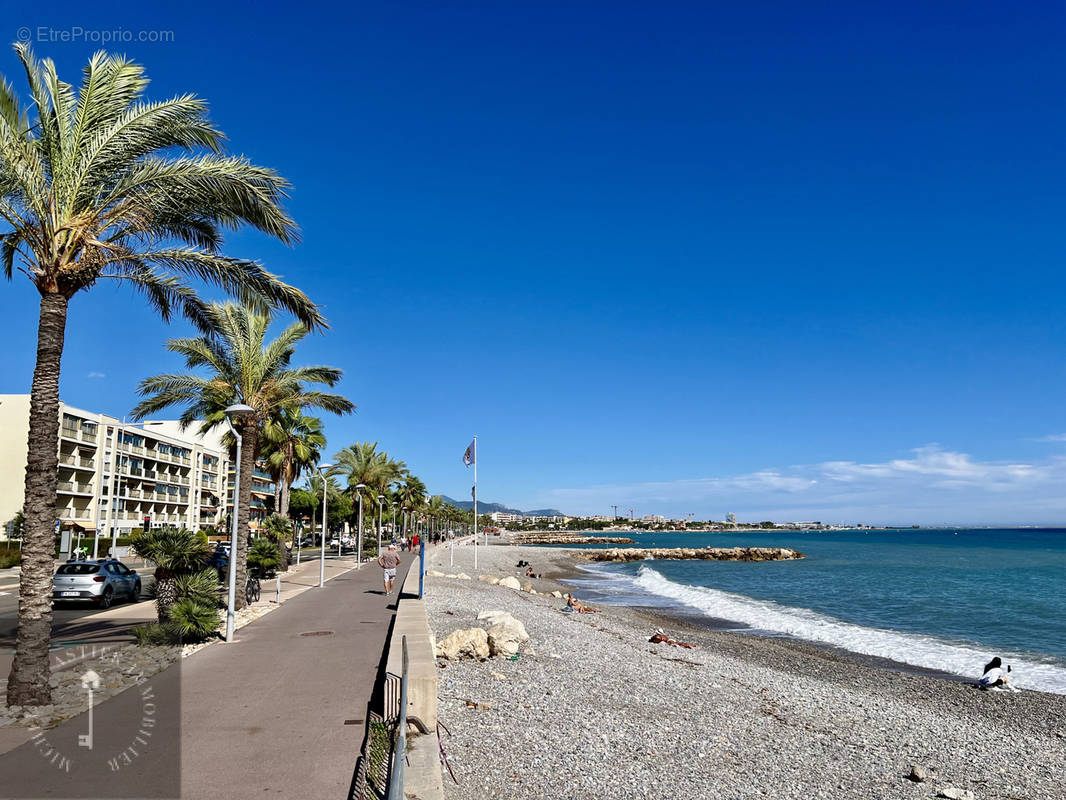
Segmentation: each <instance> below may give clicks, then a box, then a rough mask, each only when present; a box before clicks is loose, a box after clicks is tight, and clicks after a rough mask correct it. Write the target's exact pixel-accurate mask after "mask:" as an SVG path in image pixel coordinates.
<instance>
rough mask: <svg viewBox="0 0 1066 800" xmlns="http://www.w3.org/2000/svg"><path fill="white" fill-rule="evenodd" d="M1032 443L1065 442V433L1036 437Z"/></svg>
mask: <svg viewBox="0 0 1066 800" xmlns="http://www.w3.org/2000/svg"><path fill="white" fill-rule="evenodd" d="M1033 441H1034V442H1066V433H1049V434H1048V435H1047V436H1038V437H1037V438H1035V439H1033Z"/></svg>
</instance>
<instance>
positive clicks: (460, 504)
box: [441, 495, 566, 517]
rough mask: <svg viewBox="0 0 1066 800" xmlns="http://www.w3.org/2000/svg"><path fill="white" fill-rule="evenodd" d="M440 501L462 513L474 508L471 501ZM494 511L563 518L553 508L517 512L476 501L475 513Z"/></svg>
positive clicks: (502, 505)
mask: <svg viewBox="0 0 1066 800" xmlns="http://www.w3.org/2000/svg"><path fill="white" fill-rule="evenodd" d="M441 499H442V500H444V502H445V503H451V504H452V505H453V506H455V507H456V508H459V509H462V510H463V511H470V510H471V509H472V508H473V507H474V502H473V501H472V500H453V499H452V498H450V497H448V496H447V495H441ZM494 511H498V512H499V513H501V514H521V515H522V516H524V517H564V516H566V515H565V514H563V512H562V511H558V510H556V509H554V508H539V509H537V510H536V511H519V510H518V509H517V508H510V507H508V506H505V505H504V504H503V503H484V502H482V501H481V500H478V501H477V513H478V514H491V513H493V512H494Z"/></svg>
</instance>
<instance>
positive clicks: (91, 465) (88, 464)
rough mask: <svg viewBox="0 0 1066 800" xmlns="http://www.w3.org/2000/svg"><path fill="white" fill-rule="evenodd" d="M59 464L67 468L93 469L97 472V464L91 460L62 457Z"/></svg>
mask: <svg viewBox="0 0 1066 800" xmlns="http://www.w3.org/2000/svg"><path fill="white" fill-rule="evenodd" d="M59 463H60V464H62V465H63V466H66V467H76V468H78V469H91V470H93V471H95V470H96V462H95V461H93V460H92V459H91V458H78V457H77V456H60V457H59Z"/></svg>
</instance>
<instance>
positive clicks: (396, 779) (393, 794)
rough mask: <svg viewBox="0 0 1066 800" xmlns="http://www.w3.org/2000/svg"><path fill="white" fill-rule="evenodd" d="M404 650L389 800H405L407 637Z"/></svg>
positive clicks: (390, 771)
mask: <svg viewBox="0 0 1066 800" xmlns="http://www.w3.org/2000/svg"><path fill="white" fill-rule="evenodd" d="M400 646H401V647H402V648H403V673H402V674H401V676H400V709H399V713H398V715H397V718H396V731H395V734H394V742H395V745H394V746H393V748H392V766H391V767H390V769H389V796H388V800H404V796H403V777H404V770H405V768H406V766H407V637H406V636H404V637H403V638H401V639H400Z"/></svg>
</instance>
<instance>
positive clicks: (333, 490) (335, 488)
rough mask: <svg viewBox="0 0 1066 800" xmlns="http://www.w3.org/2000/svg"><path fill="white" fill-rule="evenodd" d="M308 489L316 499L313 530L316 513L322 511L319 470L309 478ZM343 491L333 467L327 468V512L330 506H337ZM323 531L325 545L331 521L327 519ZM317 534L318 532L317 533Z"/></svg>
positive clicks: (312, 513)
mask: <svg viewBox="0 0 1066 800" xmlns="http://www.w3.org/2000/svg"><path fill="white" fill-rule="evenodd" d="M307 490H308V491H309V492H311V496H312V497H313V498H314V499H315V507H314V510H313V511H312V512H311V531H312V532H314V530H315V519H316V515H321V513H322V476H321V475H319V474H318V473H317V472H312V473H311V474H310V475H309V476H308V478H307ZM342 494H343V492H342V490H341V487H340V485H339V484H338V483H337V478H336V477H335V476H334V474H333V470H332V469H328V470H326V507H327V511H326V513H327V514H328V513H329V509H330V508H336V506H335V505H334V503H335V502H336V501H337V500H339V499H340V498H341V496H342ZM323 532H324V533H325V534H326V535H324V536H323V538H322V544H323V546H325V542H326V539H328V538H329V536H328V534H329V521H328V520H327V521H326V525H325V526H324V527H323ZM315 535H317V534H315Z"/></svg>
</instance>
